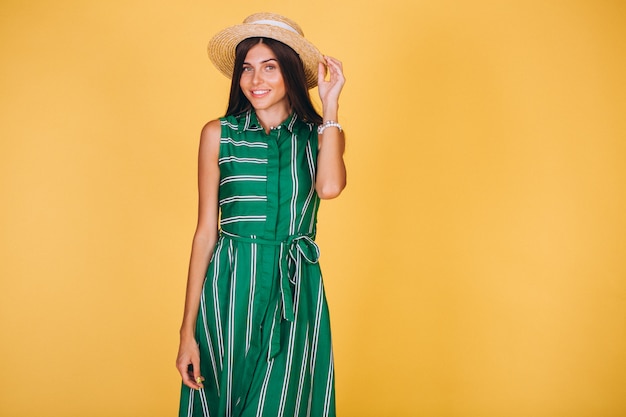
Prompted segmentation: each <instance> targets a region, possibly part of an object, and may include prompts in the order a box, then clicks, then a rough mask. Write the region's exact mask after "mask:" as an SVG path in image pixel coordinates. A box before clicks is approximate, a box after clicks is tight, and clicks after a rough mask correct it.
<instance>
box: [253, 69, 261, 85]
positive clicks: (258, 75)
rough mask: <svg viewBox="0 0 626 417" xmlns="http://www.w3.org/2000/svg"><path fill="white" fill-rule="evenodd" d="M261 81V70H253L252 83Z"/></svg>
mask: <svg viewBox="0 0 626 417" xmlns="http://www.w3.org/2000/svg"><path fill="white" fill-rule="evenodd" d="M261 82H263V75H262V74H261V71H254V75H253V76H252V83H253V84H260V83H261Z"/></svg>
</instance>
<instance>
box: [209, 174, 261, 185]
mask: <svg viewBox="0 0 626 417" xmlns="http://www.w3.org/2000/svg"><path fill="white" fill-rule="evenodd" d="M235 181H267V177H266V176H265V175H233V176H230V177H225V178H223V179H222V180H221V181H220V185H224V184H227V183H229V182H235Z"/></svg>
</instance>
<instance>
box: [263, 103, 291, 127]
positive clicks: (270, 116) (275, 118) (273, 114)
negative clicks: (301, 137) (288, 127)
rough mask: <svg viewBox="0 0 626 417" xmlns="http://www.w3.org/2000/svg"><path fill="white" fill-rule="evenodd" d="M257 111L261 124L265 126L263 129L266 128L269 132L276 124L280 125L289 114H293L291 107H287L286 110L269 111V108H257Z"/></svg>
mask: <svg viewBox="0 0 626 417" xmlns="http://www.w3.org/2000/svg"><path fill="white" fill-rule="evenodd" d="M255 111H256V117H257V119H258V120H259V123H261V126H263V129H265V132H266V133H267V132H269V131H270V129H272V128H275V127H276V126H278V125H280V124H281V123H282V122H284V121H285V120H286V119H287V118H288V117H289V115H290V114H291V109H288V108H285V109H284V110H280V111H277V110H272V111H268V110H255Z"/></svg>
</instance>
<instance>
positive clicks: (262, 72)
mask: <svg viewBox="0 0 626 417" xmlns="http://www.w3.org/2000/svg"><path fill="white" fill-rule="evenodd" d="M239 86H240V87H241V90H242V91H243V94H244V95H245V96H246V98H247V99H248V100H249V101H250V104H252V107H254V109H255V110H256V111H259V110H261V111H272V112H273V111H277V112H281V113H288V112H289V100H288V98H287V90H286V89H285V82H284V80H283V74H282V72H281V69H280V64H279V63H278V61H277V60H276V56H275V55H274V52H272V50H271V49H270V48H269V47H268V46H267V45H265V44H263V43H258V44H256V45H254V46H253V47H252V48H251V49H250V50H249V51H248V54H247V55H246V59H245V60H244V63H243V73H242V74H241V79H240V80H239Z"/></svg>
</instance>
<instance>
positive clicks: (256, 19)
mask: <svg viewBox="0 0 626 417" xmlns="http://www.w3.org/2000/svg"><path fill="white" fill-rule="evenodd" d="M243 23H248V24H257V25H259V24H260V25H270V26H276V27H279V28H282V29H286V30H289V31H291V32H294V33H297V34H298V35H300V36H304V32H303V31H302V28H300V26H299V25H298V24H297V23H296V22H294V21H293V20H291V19H289V18H287V17H285V16H281V15H279V14H275V13H255V14H252V15H250V16H248V17H246V18H245V19H244V21H243Z"/></svg>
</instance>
